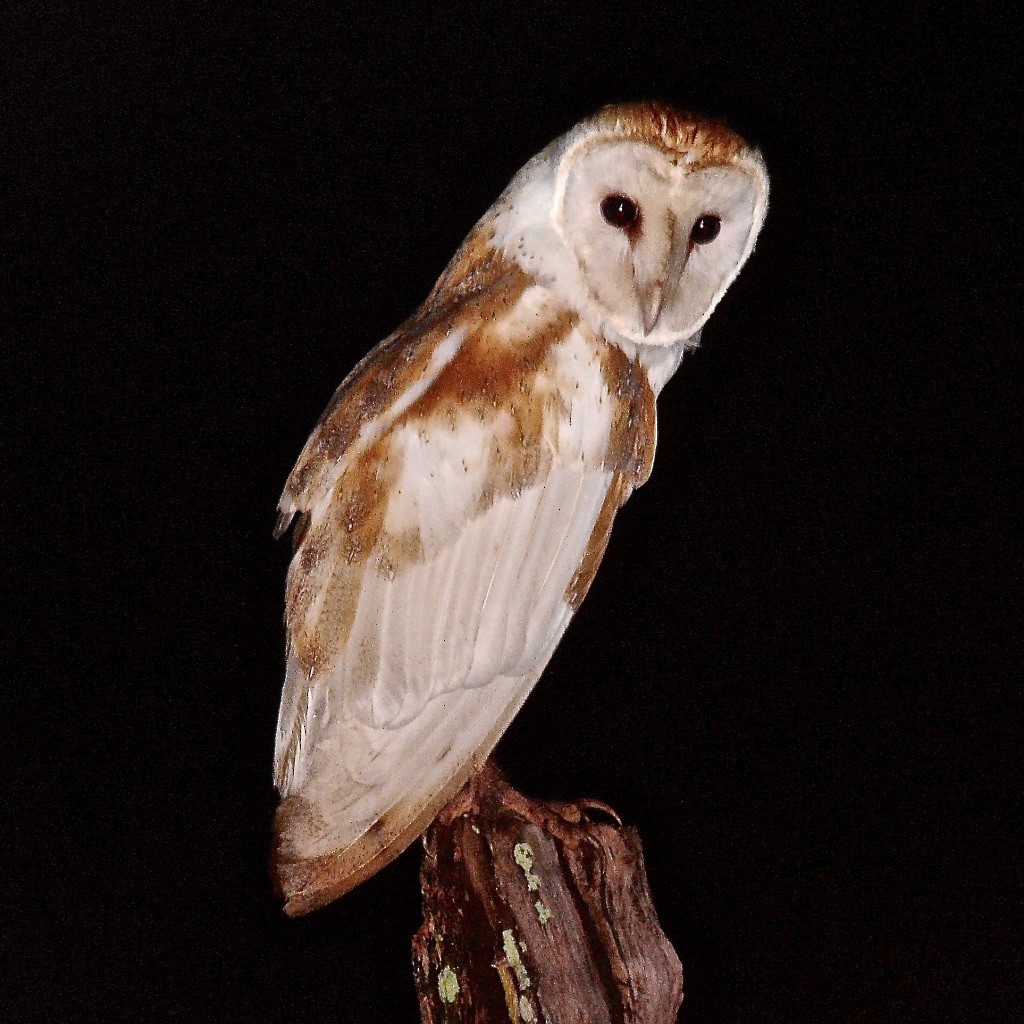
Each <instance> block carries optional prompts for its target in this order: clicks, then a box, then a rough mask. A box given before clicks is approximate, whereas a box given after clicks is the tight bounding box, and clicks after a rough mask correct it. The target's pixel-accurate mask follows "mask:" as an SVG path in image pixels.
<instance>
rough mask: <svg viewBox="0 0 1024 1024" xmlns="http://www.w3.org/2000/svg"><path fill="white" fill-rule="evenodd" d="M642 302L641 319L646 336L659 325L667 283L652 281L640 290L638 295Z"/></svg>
mask: <svg viewBox="0 0 1024 1024" xmlns="http://www.w3.org/2000/svg"><path fill="white" fill-rule="evenodd" d="M637 298H638V299H639V301H640V319H641V320H642V321H643V325H644V334H650V333H651V331H653V330H654V328H655V327H656V326H657V325H658V317H660V316H661V307H662V306H663V305H664V304H665V282H664V281H652V282H651V284H649V285H647V286H646V287H643V288H640V289H639V291H638V294H637Z"/></svg>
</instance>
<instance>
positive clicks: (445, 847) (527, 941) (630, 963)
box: [413, 762, 683, 1024]
mask: <svg viewBox="0 0 1024 1024" xmlns="http://www.w3.org/2000/svg"><path fill="white" fill-rule="evenodd" d="M602 819H603V820H602ZM424 844H425V847H426V855H425V857H424V860H423V866H422V869H421V872H420V884H421V887H422V890H423V925H422V927H421V928H420V930H419V931H418V932H417V933H416V936H415V938H414V939H413V961H414V968H415V975H416V987H417V991H418V993H419V1000H420V1011H421V1014H422V1018H423V1021H424V1024H506V1022H511V1024H534V1022H538V1024H539V1022H546V1024H576V1022H579V1024H671V1022H673V1021H674V1020H675V1019H676V1015H677V1013H678V1012H679V1006H680V1003H681V1002H682V998H683V971H682V966H681V964H680V962H679V958H678V957H677V956H676V953H675V950H674V949H673V948H672V946H671V945H670V943H669V941H668V939H667V938H666V937H665V934H664V932H662V930H661V927H660V925H659V924H658V919H657V916H656V914H655V911H654V906H653V904H652V903H651V896H650V890H649V889H648V885H647V876H646V874H645V872H644V865H643V856H642V853H641V849H640V840H639V837H638V836H637V833H636V831H635V830H634V829H632V828H625V827H623V826H622V824H621V822H619V820H618V817H617V816H616V815H615V813H614V811H612V810H611V809H610V808H607V807H605V806H604V805H602V804H600V803H597V802H588V801H580V802H576V803H541V802H538V801H534V800H530V799H528V798H527V797H524V796H523V795H522V794H521V793H518V792H517V791H516V790H514V789H513V788H512V787H511V786H509V785H508V783H507V782H505V780H504V779H503V778H502V776H501V774H500V773H499V772H498V770H497V769H496V768H495V767H494V765H493V764H492V763H490V762H488V764H487V765H485V766H484V769H483V770H482V771H481V772H480V774H479V775H477V776H476V778H475V779H473V780H471V781H470V782H469V783H468V784H467V785H466V787H465V788H464V789H463V790H462V791H461V793H460V794H459V795H458V796H457V797H456V798H455V799H454V800H453V801H452V802H451V804H449V805H448V807H446V808H445V810H444V811H442V813H441V814H440V815H438V817H437V819H436V820H435V822H434V824H433V825H431V827H430V829H429V831H428V832H427V834H426V837H425V839H424Z"/></svg>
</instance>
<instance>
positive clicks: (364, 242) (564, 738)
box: [0, 3, 1024, 1024]
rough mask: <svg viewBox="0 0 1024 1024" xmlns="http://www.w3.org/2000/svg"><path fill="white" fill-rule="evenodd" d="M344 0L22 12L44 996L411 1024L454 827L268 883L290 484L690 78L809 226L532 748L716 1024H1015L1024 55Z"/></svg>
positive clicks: (791, 216) (704, 19)
mask: <svg viewBox="0 0 1024 1024" xmlns="http://www.w3.org/2000/svg"><path fill="white" fill-rule="evenodd" d="M329 6H330V10H329V11H328V12H326V13H325V12H324V11H323V10H322V9H320V8H316V9H313V8H310V9H304V10H303V11H302V12H301V13H299V12H298V11H297V10H295V9H292V10H289V11H287V12H286V13H282V14H279V15H276V16H272V15H267V14H265V13H256V12H253V11H247V10H245V9H243V8H241V7H237V6H234V5H230V6H227V5H226V6H225V8H224V9H223V10H221V11H219V12H209V13H207V12H206V11H205V9H204V8H200V7H199V6H197V5H194V4H181V5H177V6H167V7H165V6H164V5H156V4H152V5H145V7H141V6H140V8H139V9H137V10H134V11H128V12H127V13H119V14H115V13H113V12H109V11H108V13H106V14H103V15H100V14H90V13H89V12H88V9H87V8H83V7H80V6H78V5H76V7H75V11H74V13H71V12H69V11H68V10H66V9H64V8H58V5H56V4H42V3H40V4H35V5H30V4H22V5H18V6H17V7H14V8H8V14H7V15H5V18H6V20H7V21H8V25H9V27H10V35H9V39H8V42H6V43H5V44H4V48H5V51H6V52H5V59H6V61H7V63H8V64H9V66H10V68H11V70H12V72H13V75H12V77H11V78H10V79H9V81H10V83H11V85H10V88H8V89H7V91H6V93H5V103H6V110H5V112H4V122H5V125H6V127H5V129H4V135H5V142H4V147H3V156H2V158H0V165H2V168H3V174H4V186H5V192H6V193H7V198H6V199H5V201H4V207H3V217H2V221H3V248H4V256H3V268H2V271H3V274H4V275H5V281H4V294H5V307H4V308H5V312H4V321H3V323H4V335H5V338H4V342H3V351H4V365H5V367H6V369H5V370H4V378H5V391H6V392H7V398H5V402H4V404H5V415H6V416H7V417H9V419H10V429H9V430H7V429H5V435H6V438H7V439H5V441H4V447H5V449H6V448H8V447H9V450H10V451H11V452H12V453H13V456H14V464H13V469H12V470H11V472H9V473H8V474H7V479H8V483H9V484H13V486H12V488H11V501H10V503H9V504H8V505H7V507H8V509H9V512H8V513H7V514H6V515H5V520H6V523H7V536H8V540H7V543H6V544H5V550H6V551H7V552H8V553H9V554H14V555H15V556H17V557H16V563H17V564H14V565H10V563H9V566H10V568H9V570H8V571H5V584H4V585H5V589H6V591H7V598H8V599H9V600H7V601H6V602H5V603H6V604H7V607H8V609H9V613H8V614H7V615H6V618H7V620H8V624H7V628H6V629H5V634H6V640H5V644H6V646H7V649H8V653H9V654H10V656H11V657H10V664H11V669H10V670H9V673H8V677H7V683H6V685H5V691H6V693H7V694H8V697H9V703H8V702H5V703H7V704H8V711H7V712H6V713H5V715H4V719H5V729H4V733H5V740H4V743H3V752H4V761H5V762H6V764H5V767H4V789H5V797H4V805H5V810H4V823H3V838H2V840H0V843H2V850H3V854H2V856H3V863H4V868H3V879H2V882H0V889H2V891H3V898H4V902H5V903H7V904H9V906H8V907H6V908H5V909H4V912H3V929H2V941H3V944H4V948H3V950H2V955H3V964H4V966H3V968H2V977H3V994H2V1000H3V1003H4V1004H6V1005H7V1006H9V1010H8V1011H7V1012H6V1014H5V1019H8V1020H26V1021H29V1020H40V1021H42V1020H46V1021H51V1022H52V1021H57V1020H61V1021H63V1020H74V1019H85V1020H102V1021H121V1020H125V1021H141V1020H182V1021H188V1020H211V1021H290V1022H296V1021H359V1022H363V1024H370V1022H373V1021H413V1020H416V1019H418V1018H417V1009H416V1006H415V999H414V993H413V986H412V980H411V971H410V964H409V946H408V943H409V938H410V936H411V934H412V932H413V931H414V929H415V928H416V927H417V924H418V919H419V893H418V887H417V884H416V871H417V865H418V853H417V851H416V849H415V848H414V849H413V850H412V851H410V852H408V853H407V854H405V855H404V856H403V857H402V858H401V859H400V860H399V861H398V862H397V863H396V864H394V865H393V866H391V867H390V868H388V869H387V870H385V871H384V872H382V873H381V874H380V875H379V876H378V877H376V878H374V879H373V880H371V881H369V882H367V883H366V884H365V885H363V886H362V887H361V888H360V889H358V890H357V891H356V892H354V893H353V894H351V895H350V896H348V897H346V898H345V899H343V900H342V901H340V902H338V903H336V904H334V905H332V906H331V907H330V908H328V909H327V910H324V911H322V912H319V913H317V914H315V915H313V916H311V917H309V918H306V919H303V920H299V921H290V920H287V919H285V918H284V917H283V915H282V914H281V913H280V911H279V909H278V905H277V903H276V902H275V900H274V898H273V896H272V892H271V889H270V885H269V882H268V878H267V872H266V856H267V850H268V844H269V825H270V820H271V815H272V812H273V808H274V804H275V799H274V794H273V790H272V788H271V784H270V761H271V752H272V745H273V729H274V722H275V715H276V705H277V699H278V694H279V685H280V677H281V673H282V665H283V650H282V649H283V630H282V627H281V622H280V618H281V609H282V601H283V581H284V573H285V568H286V565H287V559H288V546H287V544H284V543H282V544H276V545H275V544H273V543H272V542H271V539H270V529H271V526H272V524H273V518H274V517H273V509H274V505H275V503H276V499H277V496H278V494H279V492H280V488H281V486H282V484H283V481H284V478H285V476H286V474H287V472H288V470H289V469H290V467H291V464H292V462H293V460H294V458H295V456H296V454H297V453H298V451H299V449H300V447H301V445H302V444H303V442H304V440H305V438H306V436H307V434H308V432H309V430H310V429H311V427H312V425H313V423H314V422H315V420H316V418H317V416H318V415H319V413H320V411H321V409H322V407H323V406H324V404H325V402H326V401H327V399H328V397H329V396H330V394H331V392H332V391H333V389H334V387H335V385H336V384H337V383H338V381H340V379H341V378H342V377H343V376H344V374H345V373H346V372H347V371H348V369H349V368H350V367H351V366H352V364H353V363H354V362H355V361H356V359H357V358H358V357H360V356H361V355H362V354H363V353H364V352H365V351H366V350H367V349H368V348H369V347H370V346H371V345H372V344H373V343H374V342H375V341H376V340H377V339H379V338H381V337H382V336H384V335H385V334H387V333H388V332H389V331H390V330H391V329H392V328H393V327H394V326H395V325H396V324H397V323H398V322H399V321H400V320H402V319H403V318H404V317H405V316H406V315H408V314H409V313H410V312H411V311H412V310H413V309H414V308H415V306H416V305H417V304H418V303H419V302H420V301H421V300H422V298H423V297H424V296H425V295H426V293H427V291H428V290H429V288H430V286H431V284H432V283H433V280H434V279H435V278H436V276H437V275H438V274H439V273H440V271H441V270H442V268H443V267H444V265H445V263H446V262H447V260H448V259H449V257H450V256H451V254H452V253H453V252H454V251H455V249H456V247H457V245H458V243H459V242H460V240H461V239H462V237H463V236H464V235H465V234H466V232H467V231H468V230H469V228H470V227H471V225H472V224H473V222H474V221H475V220H476V218H477V217H478V216H480V214H482V213H483V211H484V210H485V209H486V208H487V207H488V206H489V204H490V203H491V202H492V201H493V199H494V198H495V197H496V196H497V194H498V193H499V192H500V190H501V189H502V188H503V187H504V185H505V184H506V183H507V181H508V179H509V178H510V177H511V176H512V174H513V173H514V172H515V171H516V170H517V169H518V167H519V166H520V165H521V164H522V163H523V162H525V160H526V159H528V158H529V157H530V156H531V155H532V154H533V153H534V152H536V151H537V150H538V149H540V148H541V147H542V146H544V145H545V144H546V143H547V142H548V141H549V140H550V139H551V138H553V137H554V136H555V135H557V134H559V133H560V132H562V131H564V130H566V129H567V128H568V127H570V126H571V125H572V124H573V123H574V122H575V121H576V120H578V119H579V118H580V117H582V116H584V115H586V114H587V113H589V112H591V111H592V110H593V109H594V108H596V107H597V106H599V105H600V104H601V103H604V102H608V101H612V100H621V99H637V98H645V97H656V98H661V99H665V100H668V101H671V102H674V103H677V104H679V105H682V106H688V107H692V108H694V109H697V110H701V111H703V112H705V113H708V114H712V115H716V116H723V117H725V118H726V119H727V120H728V121H729V123H730V124H731V125H732V126H733V127H734V128H736V129H737V130H739V131H740V132H741V133H743V134H744V135H746V136H747V137H748V138H749V139H750V140H751V141H753V142H755V143H756V144H757V145H759V146H760V147H761V149H762V151H763V153H764V156H765V159H766V161H767V164H768V167H769V169H770V172H771V175H772V203H771V209H770V212H769V216H768V220H767V224H766V227H765V230H764V233H763V235H762V236H761V241H760V243H759V245H758V248H757V251H756V253H755V255H754V257H753V258H752V260H751V262H750V263H749V265H748V267H747V268H746V269H745V270H744V272H743V274H742V275H741V276H740V278H739V280H738V282H737V283H736V284H735V285H734V287H733V288H732V290H731V291H730V293H729V294H728V296H727V297H726V299H725V300H724V301H723V303H722V305H721V307H720V308H719V310H718V311H717V312H716V313H715V315H714V317H713V318H712V320H711V321H710V324H709V325H708V327H707V329H706V330H705V335H704V345H703V347H702V349H701V350H700V351H699V353H697V354H696V355H695V356H693V357H692V358H688V359H687V361H686V362H685V364H684V365H683V367H682V369H681V370H680V372H679V374H678V375H677V377H676V378H675V379H674V380H673V381H672V382H671V384H670V385H669V386H668V388H667V389H666V391H665V392H664V394H663V396H662V398H661V401H660V439H659V449H658V456H657V462H656V466H655V471H654V475H653V477H652V479H651V481H650V483H649V484H648V485H647V486H646V487H645V488H644V489H643V490H642V491H640V492H639V493H638V494H636V495H635V496H634V497H633V499H632V500H631V502H630V503H629V505H628V506H627V508H626V509H625V510H624V511H623V513H622V514H621V516H620V517H619V521H618V524H617V526H616V532H615V536H614V538H613V540H612V544H611V547H610V550H609V552H608V555H607V557H606V559H605V562H604V565H603V567H602V570H601V572H600V574H599V575H598V578H597V582H596V583H595V585H594V588H593V590H592V591H591V594H590V597H589V599H588V601H587V602H586V604H585V605H584V607H583V609H582V611H581V612H580V614H579V616H578V617H577V619H576V621H575V623H574V624H573V626H572V627H571V628H570V630H569V632H568V634H567V636H566V638H565V640H564V642H563V644H562V645H561V647H560V649H559V650H558V652H557V654H556V656H555V658H554V660H553V661H552V663H551V666H550V668H549V670H548V672H547V674H546V675H545V677H544V679H543V680H542V681H541V683H540V684H539V685H538V687H537V689H536V691H535V693H534V695H533V696H532V697H531V699H530V701H529V702H528V704H527V706H526V708H525V709H524V710H523V712H522V713H521V714H520V715H519V717H518V718H517V720H516V722H515V723H514V725H513V726H512V728H511V729H510V730H509V732H508V734H507V736H506V738H505V739H504V741H503V742H502V744H501V746H500V748H499V762H500V763H501V764H502V766H503V767H504V768H505V769H506V770H507V771H508V772H509V774H510V776H511V779H512V781H513V782H514V783H515V784H516V785H518V786H519V787H520V788H522V789H524V790H525V791H527V792H530V793H533V794H535V795H542V796H557V797H571V796H576V795H592V796H595V797H599V798H601V799H604V800H606V801H608V802H609V803H611V804H612V805H614V806H615V807H617V808H618V809H619V810H620V812H621V813H622V815H623V816H624V818H625V819H626V820H627V821H628V822H630V823H632V824H635V825H636V826H637V827H638V828H639V830H640V833H641V836H642V837H643V839H644V842H645V847H646V852H647V859H648V868H649V872H650V878H651V883H652V888H653V891H654V895H655V900H656V903H657V906H658V908H659V912H660V915H661V919H662V922H663V925H664V927H665V929H666V931H667V932H668V934H669V937H670V938H671V939H672V941H673V942H674V944H675V945H676V946H677V948H678V950H679V952H680V955H681V957H682V959H683V962H684V965H685V969H686V977H687V995H686V1001H685V1003H684V1009H683V1012H682V1017H681V1019H682V1020H683V1021H686V1022H689V1024H697V1022H710V1021H787V1022H797V1021H826V1020H828V1021H831V1020H835V1021H872V1022H874V1021H926V1020H958V1021H959V1020H965V1021H966V1020H972V1021H973V1020H978V1021H981V1020H984V1021H1011V1020H1020V1019H1021V1013H1022V1009H1024V1007H1022V1004H1021V997H1020V986H1019V983H1020V978H1021V976H1022V970H1024V964H1022V962H1021V948H1022V947H1021V930H1020V927H1019V925H1020V915H1019V910H1020V907H1019V901H1020V896H1021V889H1020V887H1019V875H1018V874H1017V864H1016V846H1017V844H1018V843H1019V839H1020V836H1019V833H1018V832H1016V829H1015V822H1014V814H1015V813H1016V812H1017V811H1018V809H1019V802H1020V787H1019V775H1018V774H1017V773H1018V769H1019V763H1020V759H1021V753H1022V746H1021V731H1020V711H1021V702H1020V690H1019V689H1018V687H1017V685H1016V684H1012V683H1011V681H1010V680H1011V676H1010V673H1011V671H1012V669H1013V667H1014V664H1013V662H1014V659H1013V658H1012V657H1011V644H1012V642H1013V640H1014V632H1015V629H1016V627H1018V626H1019V624H1020V617H1019V604H1017V603H1016V600H1015V594H1016V584H1017V582H1018V578H1019V574H1020V569H1021V561H1020V551H1019V547H1017V546H1016V537H1015V531H1016V526H1017V522H1018V519H1019V507H1018V506H1017V505H1016V504H1015V503H1012V502H1011V493H1012V490H1013V485H1014V483H1016V478H1018V477H1019V463H1017V462H1016V460H1015V459H1014V458H1012V457H1011V456H1010V453H1009V449H1008V448H1007V447H1006V442H1007V441H1011V442H1013V441H1015V440H1016V439H1017V438H1019V434H1020V429H1021V417H1020V412H1019V410H1020V394H1019V387H1020V377H1019V374H1018V366H1017V353H1016V347H1017V345H1018V344H1019V340H1020V339H1019V330H1018V327H1019V319H1020V317H1019V306H1018V305H1017V304H1016V300H1015V298H1013V297H1011V293H1010V286H1011V279H1015V278H1016V277H1017V276H1018V274H1019V267H1018V266H1015V264H1014V249H1013V245H1012V243H1013V240H1014V235H1015V233H1016V229H1015V226H1014V224H1013V223H1012V222H1011V221H1010V219H1009V215H1008V210H1009V209H1010V208H1011V206H1012V204H1013V192H1014V191H1017V190H1018V189H1017V186H1016V184H1015V183H1016V182H1017V181H1019V180H1020V177H1019V172H1018V171H1017V170H1015V169H1014V166H1015V165H1014V164H1013V163H1012V161H1013V159H1014V155H1015V154H1014V150H1015V149H1016V148H1017V147H1018V146H1019V141H1016V142H1015V141H1014V140H1015V139H1016V140H1019V137H1020V130H1021V123H1020V121H1021V115H1020V111H1021V104H1020V93H1019V90H1017V91H1016V92H1014V91H1013V90H1012V89H1011V86H1010V82H1011V78H1012V77H1013V75H1014V73H1015V72H1014V69H1015V66H1016V65H1018V64H1019V61H1020V56H1019V55H1020V45H1019V41H1018V40H1014V39H1011V38H1009V37H1008V36H1006V35H1004V34H1002V32H1001V29H1000V26H998V25H995V24H991V25H985V24H983V20H982V19H981V18H979V17H974V16H970V17H969V16H967V15H965V14H963V13H962V11H964V10H966V9H967V6H968V5H951V6H950V7H948V8H944V7H941V6H939V5H934V6H932V7H930V8H928V9H927V10H919V11H918V12H917V13H915V14H912V15H910V14H908V15H906V16H904V15H902V14H901V13H899V11H900V10H902V9H903V6H904V5H899V4H893V5H891V7H892V10H891V11H890V13H889V14H888V15H886V16H885V17H880V16H879V15H878V13H877V11H873V12H869V11H867V10H859V9H857V8H856V7H853V6H849V5H842V8H841V10H837V11H834V12H818V13H814V14H812V13H810V12H809V11H808V10H807V9H806V8H804V7H796V6H794V7H793V8H789V7H787V6H782V5H778V4H766V5H762V9H760V10H758V9H757V8H754V9H747V10H742V9H730V10H724V9H719V8H713V7H710V6H708V5H699V6H698V7H695V8H692V9H691V8H688V7H687V6H685V5H672V6H671V7H666V8H665V9H663V10H657V11H656V10H655V9H653V8H649V7H648V8H645V10H644V12H643V13H638V12H636V11H633V10H632V9H630V8H628V7H626V6H623V7H622V8H620V9H618V10H617V11H616V10H604V11H601V10H598V9H596V8H593V7H590V8H586V9H584V8H582V7H581V8H579V9H577V10H573V11H571V10H569V9H568V8H559V7H549V6H546V5H536V6H533V7H526V6H516V5H511V4H509V5H504V7H503V8H498V9H497V11H498V12H500V13H495V12H492V13H488V14H484V13H482V12H481V11H480V10H478V9H476V8H473V7H456V6H455V5H447V6H443V7H442V6H436V7H434V8H432V13H429V14H426V13H421V14H416V15H414V14H411V13H409V12H402V13H385V12H382V11H373V10H363V11H352V10H343V9H341V8H339V7H335V6H334V5H329ZM157 7H159V8H160V13H158V14H157V13H154V10H155V9H156V8H157Z"/></svg>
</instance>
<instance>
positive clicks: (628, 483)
mask: <svg viewBox="0 0 1024 1024" xmlns="http://www.w3.org/2000/svg"><path fill="white" fill-rule="evenodd" d="M601 373H602V377H603V379H604V385H605V388H606V389H607V391H608V394H609V396H610V399H611V401H612V402H613V408H612V424H611V430H610V431H609V435H608V450H607V452H606V454H605V459H604V467H605V469H609V470H611V471H612V472H613V473H614V474H615V475H614V476H613V477H612V482H611V486H610V487H609V488H608V493H607V495H605V499H604V504H603V505H602V506H601V511H600V512H599V513H598V517H597V522H596V523H595V524H594V529H593V530H592V531H591V534H590V540H589V541H588V542H587V549H586V551H585V552H584V553H583V560H582V561H581V562H580V566H579V568H578V569H577V570H576V572H575V573H574V574H573V577H572V579H571V580H570V581H569V586H568V587H566V590H565V600H566V603H567V604H568V605H569V607H570V608H572V610H573V611H576V610H577V609H578V608H579V606H580V605H581V604H582V603H583V598H584V597H586V596H587V591H588V590H589V589H590V585H591V584H592V583H593V582H594V577H595V576H596V575H597V570H598V567H599V566H600V564H601V559H602V558H603V557H604V553H605V550H606V549H607V547H608V539H609V538H610V536H611V532H612V524H613V523H614V521H615V514H616V513H617V512H618V510H619V509H620V508H621V507H622V506H623V505H624V504H625V503H626V500H627V499H628V498H629V496H630V494H632V493H633V490H634V488H636V487H639V486H641V484H644V483H646V482H647V478H648V477H649V476H650V475H651V468H652V466H653V465H654V445H655V430H656V419H655V407H654V392H653V391H652V390H651V385H650V383H649V381H648V380H647V372H646V371H645V370H644V368H643V366H642V365H641V363H640V360H639V359H630V358H629V357H628V356H627V355H626V354H625V353H624V352H623V351H622V350H621V349H620V348H618V347H617V346H615V345H604V346H602V349H601Z"/></svg>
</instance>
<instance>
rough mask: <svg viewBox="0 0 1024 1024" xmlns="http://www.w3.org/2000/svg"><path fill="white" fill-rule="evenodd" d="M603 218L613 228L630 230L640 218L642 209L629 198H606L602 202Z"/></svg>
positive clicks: (616, 196) (617, 196)
mask: <svg viewBox="0 0 1024 1024" xmlns="http://www.w3.org/2000/svg"><path fill="white" fill-rule="evenodd" d="M601 216H602V217H604V219H605V220H606V221H608V223H609V224H611V226H612V227H613V228H628V227H629V226H630V225H631V224H635V223H636V221H637V220H638V219H639V217H640V207H639V206H637V205H636V203H634V202H633V200H632V199H630V198H629V196H619V195H615V196H605V197H604V199H603V200H602V201H601Z"/></svg>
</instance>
